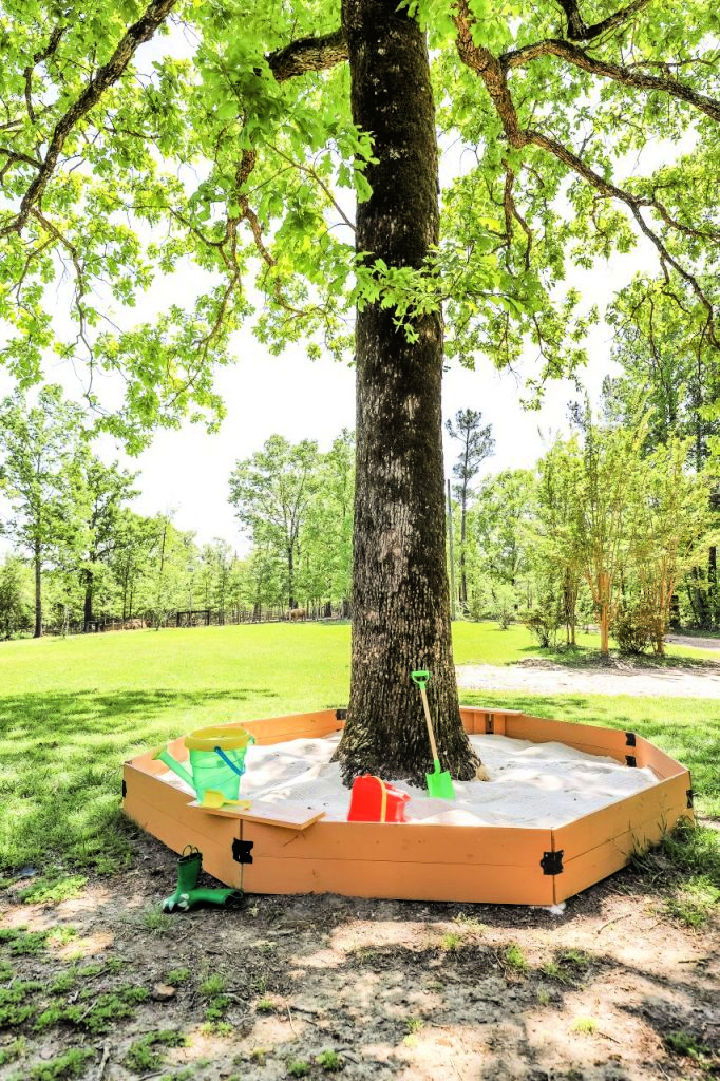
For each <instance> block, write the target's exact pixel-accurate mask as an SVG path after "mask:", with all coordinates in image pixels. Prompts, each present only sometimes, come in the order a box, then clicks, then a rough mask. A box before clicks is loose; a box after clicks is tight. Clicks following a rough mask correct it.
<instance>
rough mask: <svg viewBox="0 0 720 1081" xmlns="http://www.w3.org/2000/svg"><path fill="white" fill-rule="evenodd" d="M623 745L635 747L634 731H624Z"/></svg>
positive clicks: (635, 737)
mask: <svg viewBox="0 0 720 1081" xmlns="http://www.w3.org/2000/svg"><path fill="white" fill-rule="evenodd" d="M625 746H626V747H637V736H636V735H635V733H634V732H626V733H625Z"/></svg>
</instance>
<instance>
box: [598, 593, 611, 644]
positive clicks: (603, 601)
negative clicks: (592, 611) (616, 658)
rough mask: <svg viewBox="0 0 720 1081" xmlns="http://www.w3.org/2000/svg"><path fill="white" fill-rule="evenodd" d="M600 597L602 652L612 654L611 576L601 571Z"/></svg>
mask: <svg viewBox="0 0 720 1081" xmlns="http://www.w3.org/2000/svg"><path fill="white" fill-rule="evenodd" d="M598 586H599V589H598V593H599V597H600V652H601V653H602V655H603V656H604V657H609V656H610V576H609V575H608V574H607V572H601V573H600V574H599V576H598Z"/></svg>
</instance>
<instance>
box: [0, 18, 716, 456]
mask: <svg viewBox="0 0 720 1081" xmlns="http://www.w3.org/2000/svg"><path fill="white" fill-rule="evenodd" d="M340 8H341V5H340V3H338V2H337V0H303V2H302V3H299V2H297V0H284V2H283V3H278V2H273V3H267V2H265V0H263V2H260V0H151V2H150V3H149V4H147V5H146V4H145V0H121V2H119V3H118V2H113V3H110V2H109V0H98V2H97V3H94V4H92V5H88V4H86V3H81V2H80V0H68V2H67V3H64V4H62V5H60V4H58V3H56V2H55V0H22V2H20V0H2V2H0V26H1V27H2V35H3V55H4V63H3V67H2V71H0V128H1V129H2V130H1V131H0V260H1V264H0V318H2V320H3V324H4V327H5V330H6V341H5V345H4V348H3V350H2V359H3V362H4V364H5V365H6V367H7V369H8V370H9V371H10V373H11V374H12V376H13V377H14V378H15V379H16V380H17V381H18V382H20V383H21V384H26V385H27V384H30V383H32V382H35V381H39V380H41V378H42V376H43V366H44V364H49V363H54V362H55V359H56V358H57V357H59V358H61V359H62V360H65V361H69V362H72V363H73V364H74V365H75V367H76V369H77V370H78V372H79V373H80V374H81V377H82V380H83V391H84V393H85V395H86V397H87V399H88V401H89V403H90V404H91V406H92V407H93V408H94V409H95V410H96V412H97V415H98V418H99V424H100V427H104V428H106V429H110V430H112V431H114V432H116V433H117V434H120V435H122V436H124V437H125V438H126V439H128V441H129V442H130V445H131V446H134V447H139V446H140V445H142V442H143V440H144V439H145V438H146V437H147V433H148V432H149V431H150V429H151V428H152V427H153V426H154V425H156V424H158V423H159V424H166V425H172V424H176V423H177V422H178V420H179V418H180V417H182V416H184V415H190V416H192V417H195V418H197V417H205V418H206V419H208V420H209V421H210V422H211V423H212V422H213V421H214V420H216V419H217V418H218V417H219V416H220V415H221V414H222V403H221V401H220V399H219V397H218V396H217V394H216V392H215V391H214V389H213V370H214V368H215V367H216V366H217V365H218V364H223V363H226V362H228V360H229V359H230V358H231V356H232V352H233V339H232V335H233V332H234V331H235V330H236V329H237V328H238V327H239V326H241V325H242V324H243V323H245V322H247V321H249V322H250V323H252V325H253V327H254V330H255V333H256V334H257V335H258V337H259V338H260V339H261V340H262V341H264V342H265V343H267V345H268V346H269V347H270V349H271V350H280V349H282V348H283V347H284V346H286V345H287V344H288V343H290V342H294V341H299V340H303V341H306V342H307V343H308V349H309V350H310V351H311V354H313V353H314V354H316V353H317V352H318V351H319V350H320V349H321V348H324V347H326V348H329V349H331V350H333V351H334V352H335V353H337V354H338V355H345V354H346V351H347V349H348V346H349V333H350V331H351V329H352V327H351V313H352V310H353V308H354V306H355V305H356V304H360V305H362V304H366V303H369V302H373V301H379V302H380V303H382V304H385V305H388V306H390V307H392V308H394V309H395V311H396V314H397V318H398V320H399V321H400V322H402V323H403V325H404V326H405V328H406V332H407V333H408V334H409V335H410V336H411V337H412V335H413V333H414V331H413V317H414V316H415V315H416V314H417V313H419V312H423V311H427V310H428V309H432V308H436V307H438V306H439V305H444V307H445V312H446V318H447V323H448V334H447V351H448V353H449V354H450V355H455V356H457V357H459V358H460V359H461V360H463V361H464V362H466V363H472V358H473V355H474V354H475V353H476V352H478V351H481V352H485V353H488V354H489V355H491V356H492V357H493V358H494V359H495V360H496V361H497V363H498V364H500V365H502V364H507V363H511V362H513V361H514V360H515V359H516V358H517V357H518V356H519V355H520V353H521V352H522V351H523V350H524V349H525V348H527V347H528V345H529V344H530V345H532V346H533V348H534V349H535V351H536V352H538V353H539V355H540V356H541V357H542V366H541V367H542V371H541V376H540V378H541V379H544V378H546V377H547V376H549V375H557V374H561V373H564V372H567V371H568V370H572V369H573V368H574V367H575V366H576V365H577V364H579V363H580V362H581V361H582V360H583V358H584V352H583V338H584V334H585V329H586V326H587V323H588V321H589V320H592V319H593V318H595V316H596V313H595V312H594V310H593V308H592V306H591V305H590V306H589V305H588V304H587V303H585V304H583V303H581V302H580V297H579V295H578V292H577V290H576V288H575V287H574V285H573V275H574V270H575V268H583V267H587V266H589V265H591V264H592V262H593V260H595V259H596V258H597V257H598V256H607V255H608V254H610V253H611V252H613V251H627V250H629V249H630V248H632V247H634V246H636V245H637V244H638V241H639V239H640V238H642V241H643V244H644V245H645V246H646V248H649V249H650V250H653V251H654V254H655V256H656V257H657V260H658V262H659V266H660V270H661V274H662V277H661V279H659V282H660V284H659V286H658V284H657V283H656V282H654V281H649V280H648V281H645V280H640V281H639V282H638V283H634V285H633V288H634V289H635V290H637V291H639V293H640V295H643V293H644V292H645V291H647V290H657V289H658V288H659V289H660V292H661V293H662V295H663V297H664V300H663V303H664V304H666V305H667V306H668V308H669V309H670V310H671V311H672V312H674V313H675V314H676V318H678V319H680V321H681V324H682V327H683V328H684V329H683V334H684V336H685V339H686V340H687V341H690V340H692V341H695V340H697V341H699V342H700V343H701V346H702V348H703V349H710V350H712V351H716V350H717V348H718V332H717V328H716V307H717V303H718V281H720V277H719V276H718V265H717V264H718V240H719V239H720V221H719V220H718V209H717V200H716V197H715V182H716V177H717V175H718V165H719V161H718V121H719V120H720V104H719V103H718V101H717V100H716V99H717V96H718V54H719V49H718V41H719V37H720V35H719V30H720V16H719V15H718V13H717V10H716V8H715V6H714V5H711V4H708V3H707V2H706V0H688V2H687V3H684V4H678V3H677V2H675V0H630V2H629V3H627V4H625V5H623V4H621V3H618V0H594V2H589V0H588V2H587V3H582V4H580V3H578V0H540V2H538V3H536V2H533V3H531V2H530V0H511V2H510V0H493V2H490V0H458V2H457V3H452V2H450V0H418V2H416V0H412V2H411V3H410V5H409V8H410V11H411V12H412V13H413V14H414V15H415V16H416V17H417V18H418V19H419V20H420V21H421V22H422V23H423V25H425V26H427V29H428V32H429V39H430V47H431V55H432V62H433V78H434V81H435V90H436V102H437V105H438V112H437V122H438V128H439V133H440V143H441V147H442V148H443V149H444V152H445V157H444V162H443V166H442V169H441V176H442V178H443V181H444V189H443V193H442V203H443V219H442V230H441V241H440V244H439V247H438V249H437V251H435V252H434V253H433V254H432V257H431V259H430V261H429V264H428V265H427V266H425V267H423V268H413V267H409V266H386V265H385V264H383V263H382V262H380V261H376V260H374V259H373V257H372V253H359V255H360V258H358V253H356V252H355V250H354V241H353V220H352V219H353V203H354V200H355V199H361V200H362V199H366V198H367V197H368V194H369V187H368V180H367V177H366V175H365V172H366V168H367V164H368V162H371V161H372V154H373V147H372V133H367V132H361V131H358V130H357V129H356V127H355V126H354V124H353V122H352V117H351V110H350V98H349V86H350V84H349V72H348V70H347V63H346V61H345V58H346V47H345V42H344V39H343V32H342V28H341V10H340ZM166 274H171V275H173V276H174V277H173V278H172V282H173V297H174V299H173V302H172V303H168V304H166V305H164V306H163V305H162V304H159V305H158V311H157V314H156V315H155V316H154V317H153V318H152V319H150V320H149V321H148V322H146V323H143V324H138V323H137V322H136V321H135V319H134V315H133V307H134V305H135V304H136V302H137V300H138V298H139V297H140V296H142V295H143V294H146V293H148V291H151V290H152V287H153V285H154V284H157V283H158V281H159V279H160V278H161V277H162V276H163V275H166ZM559 285H560V286H561V287H560V288H558V286H559ZM149 295H150V302H151V303H153V302H154V301H153V299H152V298H153V293H152V291H151V292H150V294H149ZM58 298H60V299H59V300H58ZM626 309H627V305H626ZM626 309H625V310H626ZM677 313H683V314H682V315H678V314H677ZM623 317H624V316H623Z"/></svg>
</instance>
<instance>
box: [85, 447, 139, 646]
mask: <svg viewBox="0 0 720 1081" xmlns="http://www.w3.org/2000/svg"><path fill="white" fill-rule="evenodd" d="M79 465H80V475H79V478H78V482H79V485H80V488H81V490H80V492H79V493H78V497H77V498H78V502H79V503H80V504H81V505H82V506H83V514H82V525H83V530H82V537H83V551H82V564H81V568H80V581H81V583H82V588H83V629H84V630H88V629H89V628H90V626H91V625H92V624H93V623H94V621H95V611H94V599H95V592H96V588H97V583H98V576H99V575H100V574H101V573H102V571H103V569H104V568H105V566H106V564H107V562H108V559H109V557H110V554H111V553H112V552H113V550H114V549H115V547H116V546H117V545H118V543H122V531H121V530H120V529H119V521H120V515H121V514H122V511H123V509H124V504H125V503H127V502H128V501H129V500H130V499H132V498H133V497H134V496H135V495H137V491H136V490H135V489H134V488H133V484H134V481H135V478H136V476H137V474H132V473H127V472H125V471H124V470H122V469H120V468H119V466H118V464H117V463H114V464H112V465H105V464H104V463H103V462H102V461H101V460H100V459H99V458H98V457H97V456H96V455H94V454H92V453H91V452H89V451H88V452H87V453H86V454H85V455H84V456H83V457H82V459H81V461H80V463H79Z"/></svg>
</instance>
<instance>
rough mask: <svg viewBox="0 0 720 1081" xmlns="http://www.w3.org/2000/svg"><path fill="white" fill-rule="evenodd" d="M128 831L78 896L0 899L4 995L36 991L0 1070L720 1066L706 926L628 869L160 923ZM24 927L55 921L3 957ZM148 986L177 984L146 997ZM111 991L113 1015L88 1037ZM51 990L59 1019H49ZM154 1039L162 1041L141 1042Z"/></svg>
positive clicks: (621, 1076)
mask: <svg viewBox="0 0 720 1081" xmlns="http://www.w3.org/2000/svg"><path fill="white" fill-rule="evenodd" d="M134 844H135V849H136V866H135V869H133V870H128V871H124V872H121V873H119V874H117V875H114V876H111V877H106V878H97V879H95V880H93V881H91V882H90V883H89V884H88V885H87V887H86V888H85V889H84V890H83V891H82V892H81V893H80V895H79V896H77V897H76V898H74V899H72V900H67V901H63V902H61V903H60V904H55V905H48V906H38V905H27V904H21V903H19V901H18V899H17V895H16V890H15V888H14V887H12V888H10V889H8V890H6V891H5V893H4V894H2V895H0V896H2V898H3V902H2V912H1V914H0V926H1V927H2V928H3V929H4V934H5V937H4V938H0V959H1V961H2V962H3V963H4V965H5V966H6V967H5V970H4V976H5V980H4V981H3V980H0V988H9V987H12V986H16V987H17V985H18V981H24V982H26V983H31V984H35V985H37V986H35V987H34V989H33V990H32V991H29V992H28V993H27V997H26V999H25V1002H26V1003H27V1004H29V1006H31V1007H32V1011H33V1012H31V1014H30V1015H28V1017H27V1018H26V1019H25V1020H24V1021H22V1022H21V1023H20V1024H18V1025H16V1026H14V1027H10V1028H6V1029H4V1030H2V1031H0V1056H1V1053H2V1049H3V1048H4V1049H5V1050H6V1051H7V1049H8V1048H9V1047H10V1046H11V1045H12V1044H13V1043H14V1041H16V1040H17V1039H18V1037H22V1038H23V1039H24V1040H25V1046H24V1050H23V1052H22V1057H18V1058H16V1059H15V1061H12V1062H8V1063H7V1064H5V1065H3V1066H1V1067H0V1077H1V1078H3V1079H4V1078H11V1077H18V1078H21V1079H22V1081H26V1079H31V1078H35V1077H38V1078H43V1079H44V1077H45V1076H47V1077H49V1078H53V1081H54V1078H55V1077H56V1076H57V1077H58V1078H62V1077H65V1076H77V1077H79V1078H84V1079H87V1081H91V1079H92V1081H130V1079H131V1078H138V1077H144V1078H148V1079H149V1078H151V1077H152V1078H167V1079H171V1078H172V1079H174V1081H181V1079H182V1081H189V1079H193V1081H220V1079H223V1081H230V1079H231V1078H232V1079H234V1081H239V1079H240V1078H242V1079H243V1081H279V1079H284V1078H286V1077H293V1076H306V1077H308V1078H311V1079H315V1081H317V1079H319V1078H328V1077H333V1076H337V1077H339V1078H347V1079H348V1081H369V1079H371V1078H372V1079H373V1081H384V1079H398V1081H445V1079H457V1081H490V1079H492V1081H511V1079H512V1081H514V1079H523V1081H560V1079H563V1081H657V1079H658V1078H701V1077H708V1076H710V1074H711V1073H712V1071H713V1070H716V1069H720V1066H719V1065H718V1064H719V1062H720V1060H718V1058H717V1057H715V1056H716V1053H717V1051H718V1049H720V1008H719V1007H720V986H719V984H720V969H719V967H718V955H717V930H718V928H717V925H715V926H713V927H706V928H705V929H704V930H700V931H694V930H690V929H687V928H685V927H683V926H680V925H679V924H677V923H675V922H673V921H672V920H671V919H670V918H669V917H668V916H667V914H666V913H665V911H664V906H663V897H662V895H661V894H659V893H655V892H654V888H653V885H652V883H651V882H649V881H648V880H647V879H643V878H640V877H639V876H638V875H636V874H633V873H631V872H623V873H622V874H620V875H616V876H614V877H613V878H612V879H611V880H609V881H608V882H606V883H604V884H602V885H600V886H598V887H595V888H594V889H592V890H590V891H588V892H587V893H586V894H584V895H582V896H580V897H577V898H575V899H574V900H573V901H571V902H570V903H569V904H568V906H567V909H566V911H565V912H564V913H563V914H562V915H560V916H554V915H552V914H550V913H549V912H547V911H544V910H533V909H524V908H501V907H493V906H487V905H455V904H423V903H419V902H400V901H375V900H354V899H347V898H341V897H336V896H313V897H248V898H247V899H246V903H245V906H244V907H243V908H240V909H238V910H234V911H223V910H214V909H206V910H202V911H196V912H193V913H190V914H186V915H178V916H172V917H165V916H160V915H159V913H160V903H161V899H162V897H163V896H164V895H166V894H168V893H169V892H171V890H172V888H173V886H174V874H175V870H174V869H175V859H174V857H173V855H172V854H171V853H170V852H168V851H167V850H166V849H165V848H164V847H163V846H162V845H160V844H159V843H156V842H155V841H153V840H152V839H151V838H146V837H144V836H138V837H137V838H136V840H135V842H134ZM21 926H25V927H26V928H28V929H29V930H30V931H34V932H42V931H51V932H52V933H51V935H50V937H48V938H47V939H46V940H45V943H44V945H43V947H42V948H41V949H38V951H37V952H31V953H27V952H22V950H20V951H19V952H18V949H17V942H18V941H20V942H22V941H23V940H18V939H15V940H13V939H12V931H13V929H15V930H17V929H18V928H19V927H21ZM58 928H59V929H60V933H58V931H57V929H58ZM8 931H9V932H10V937H8V936H7V932H8ZM33 941H34V940H33ZM8 966H9V967H10V968H11V969H12V972H13V975H12V977H9V976H8V974H7V968H8ZM13 981H14V982H13ZM158 984H162V985H165V987H166V988H167V987H174V993H172V994H170V996H169V997H166V998H165V1000H164V1001H155V1000H154V999H153V994H154V993H156V994H159V993H160V992H157V991H156V992H153V988H155V987H156V985H158ZM53 987H54V988H56V989H55V990H52V988H53ZM58 987H59V988H61V989H62V988H65V989H64V990H57V988H58ZM129 988H130V989H131V988H135V989H136V991H135V992H134V993H131V991H129V990H128V989H129ZM137 989H139V990H137ZM165 994H166V995H167V992H165ZM108 996H114V999H112V998H111V999H110V1000H108ZM123 996H124V998H123ZM107 1001H111V1002H112V1001H115V1002H118V1001H126V1003H129V1004H128V1005H127V1011H128V1012H127V1014H126V1015H125V1016H118V1017H114V1016H111V1017H110V1018H109V1020H107V1024H105V1025H103V1023H102V1017H100V1021H99V1028H97V1029H96V1030H95V1031H93V1029H92V1025H93V1024H95V1022H96V1020H97V1016H98V1008H97V1007H98V1004H99V1003H101V1002H107ZM49 1003H50V1004H52V1003H55V1005H56V1006H58V1007H60V1009H61V1012H62V1010H65V1011H67V1007H75V1011H74V1012H73V1011H71V1012H70V1014H69V1015H68V1016H66V1017H65V1019H64V1020H60V1021H59V1022H58V1023H56V1024H47V1023H46V1024H45V1025H44V1026H43V1025H42V1024H41V1023H40V1022H41V1016H42V1012H43V1010H46V1009H47V1007H48V1004H49ZM110 1012H111V1013H112V1011H110ZM121 1012H122V1010H121ZM73 1018H74V1020H73ZM46 1022H47V1015H46ZM158 1032H164V1033H168V1032H170V1033H175V1034H176V1038H175V1039H172V1038H171V1037H166V1038H165V1039H166V1042H165V1043H162V1042H161V1043H157V1044H153V1042H152V1040H153V1034H157V1033H158ZM678 1034H679V1035H678ZM180 1039H182V1040H183V1041H187V1042H185V1043H183V1044H182V1045H178V1042H179V1040H180ZM140 1045H142V1046H145V1047H146V1053H145V1052H142V1048H141V1052H138V1051H137V1048H138V1046H140ZM688 1046H689V1047H690V1048H692V1049H693V1050H692V1051H691V1052H688V1050H687V1048H688ZM133 1047H134V1048H135V1049H136V1050H135V1052H133ZM682 1048H685V1051H683V1050H682ZM697 1048H700V1049H701V1050H700V1051H699V1052H698V1051H697ZM72 1049H79V1050H80V1051H86V1052H87V1057H86V1060H85V1061H84V1063H83V1064H81V1066H80V1067H79V1070H80V1072H78V1073H76V1074H74V1075H71V1074H51V1073H48V1074H47V1075H44V1074H41V1073H40V1072H38V1071H39V1069H40V1067H42V1066H43V1065H45V1066H46V1067H50V1066H51V1065H52V1064H53V1063H54V1062H56V1061H57V1060H58V1056H60V1055H67V1054H68V1053H69V1052H70V1051H71V1050H72ZM152 1054H156V1055H157V1056H158V1061H157V1062H153V1060H152V1058H151V1057H150V1058H148V1055H150V1056H151V1055H152ZM0 1061H1V1057H0ZM148 1062H150V1065H147V1063H148Z"/></svg>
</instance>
